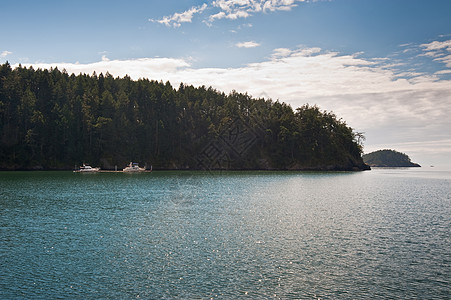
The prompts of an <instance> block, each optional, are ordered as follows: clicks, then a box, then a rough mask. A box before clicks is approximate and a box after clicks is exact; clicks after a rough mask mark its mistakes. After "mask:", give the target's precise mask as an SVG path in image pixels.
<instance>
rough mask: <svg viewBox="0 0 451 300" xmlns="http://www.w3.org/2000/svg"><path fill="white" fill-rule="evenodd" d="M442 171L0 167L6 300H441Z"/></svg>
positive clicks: (446, 181) (447, 209) (449, 269)
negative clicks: (116, 171) (90, 170)
mask: <svg viewBox="0 0 451 300" xmlns="http://www.w3.org/2000/svg"><path fill="white" fill-rule="evenodd" d="M431 172H432V171H431ZM449 174H450V173H449V172H448V173H447V172H444V173H438V174H437V173H432V174H431V173H428V172H424V171H423V172H422V171H420V170H418V171H412V170H407V171H406V172H405V171H404V170H386V169H384V170H380V169H378V170H373V171H370V172H358V173H347V172H337V173H333V172H332V173H314V172H312V173H302V172H218V173H209V172H153V173H151V174H149V173H146V174H73V173H69V172H28V173H27V172H9V173H6V172H2V173H0V197H1V200H0V209H1V219H0V225H1V226H0V229H1V231H0V240H1V246H0V265H1V268H2V272H1V273H0V285H1V290H0V291H1V292H0V297H1V298H18V297H19V298H20V297H23V298H96V299H97V298H137V297H140V298H238V297H245V298H246V297H248V298H284V299H286V298H289V299H314V298H315V299H317V298H321V299H337V298H340V299H341V298H350V299H356V298H382V299H393V298H427V299H434V298H437V299H439V298H442V299H443V298H446V297H448V296H449V294H450V292H451V290H450V286H451V285H450V279H449V278H451V254H450V251H449V245H450V244H451V237H450V233H449V230H450V225H451V188H450V182H451V179H450V177H449Z"/></svg>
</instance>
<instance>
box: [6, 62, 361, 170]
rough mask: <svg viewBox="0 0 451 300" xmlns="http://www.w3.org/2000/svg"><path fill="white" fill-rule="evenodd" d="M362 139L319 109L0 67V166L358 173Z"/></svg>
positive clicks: (157, 84) (142, 82)
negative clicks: (137, 166) (144, 166)
mask: <svg viewBox="0 0 451 300" xmlns="http://www.w3.org/2000/svg"><path fill="white" fill-rule="evenodd" d="M362 138H363V137H362V135H361V134H359V133H356V132H354V131H353V130H352V128H350V127H349V126H347V124H346V123H345V122H344V121H342V120H341V119H338V118H337V117H336V116H335V115H334V114H333V113H331V112H326V111H321V110H320V109H319V108H318V107H316V106H310V105H304V106H302V107H300V108H297V109H296V110H294V111H293V109H292V108H291V107H290V106H289V105H287V104H285V103H282V102H279V101H275V102H274V101H272V100H267V99H254V98H251V97H250V96H249V95H247V94H240V93H236V92H232V93H230V94H228V95H226V94H224V93H222V92H219V91H217V90H215V89H213V88H211V87H210V88H206V87H204V86H202V87H198V88H196V87H193V86H187V85H184V84H180V86H179V87H178V89H175V88H173V87H172V86H171V84H170V83H169V82H166V83H163V82H157V81H151V80H147V79H140V80H137V81H134V80H131V79H130V77H127V76H126V77H124V78H113V76H111V75H110V74H108V73H107V74H105V75H104V74H99V75H97V74H95V73H94V74H93V75H86V74H80V75H74V74H72V75H69V74H68V73H66V72H65V71H60V70H58V69H50V70H41V69H38V70H34V69H32V68H28V69H27V68H23V67H18V68H16V69H12V68H11V67H10V65H9V64H8V63H6V64H3V65H1V66H0V168H1V169H71V168H73V167H74V166H75V165H79V164H81V163H83V162H87V163H90V164H92V165H95V166H100V167H101V168H104V169H111V168H114V166H116V165H117V166H119V167H124V166H125V164H126V163H128V162H129V161H135V162H139V163H141V164H146V163H147V164H148V165H150V164H152V165H153V168H154V169H266V170H269V169H291V170H362V169H367V168H368V167H367V166H366V165H365V164H364V163H363V160H362V157H361V153H362V146H361V144H360V143H359V141H360V140H361V139H362Z"/></svg>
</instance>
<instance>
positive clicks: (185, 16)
mask: <svg viewBox="0 0 451 300" xmlns="http://www.w3.org/2000/svg"><path fill="white" fill-rule="evenodd" d="M305 1H307V0H216V1H213V2H212V3H211V5H210V6H209V5H208V4H207V3H204V4H203V5H201V6H194V7H191V8H190V9H189V10H187V11H185V12H182V13H174V14H173V15H171V16H165V17H163V18H162V19H149V21H151V22H155V23H160V24H164V25H166V26H168V27H171V26H172V27H174V28H177V27H180V26H181V25H182V23H187V22H188V23H190V22H191V21H192V19H193V16H194V15H195V14H200V13H203V12H204V11H205V10H207V9H210V10H214V11H215V12H214V13H212V14H210V15H209V17H208V20H203V22H204V23H205V24H207V26H211V25H212V23H213V22H214V21H216V20H221V19H229V20H237V19H241V18H248V17H250V16H252V15H253V14H254V13H260V12H264V13H268V12H274V11H289V10H291V9H292V8H293V7H296V6H297V4H296V3H298V2H305ZM218 9H219V11H218Z"/></svg>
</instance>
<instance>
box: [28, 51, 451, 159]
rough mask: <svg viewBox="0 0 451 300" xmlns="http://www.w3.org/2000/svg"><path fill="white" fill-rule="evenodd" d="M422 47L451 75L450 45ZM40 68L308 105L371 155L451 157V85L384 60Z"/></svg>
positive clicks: (138, 62) (175, 61)
mask: <svg viewBox="0 0 451 300" xmlns="http://www.w3.org/2000/svg"><path fill="white" fill-rule="evenodd" d="M420 47H421V49H423V52H422V55H429V56H431V57H432V58H433V59H438V60H439V61H440V62H441V63H442V64H443V68H442V70H441V71H443V72H449V71H450V64H449V61H448V60H447V59H448V58H449V55H447V52H449V50H448V49H449V42H443V43H441V44H438V43H435V44H434V43H430V44H425V45H421V46H420ZM438 51H441V52H440V53H438ZM33 67H34V68H50V67H58V68H59V69H63V68H64V69H66V70H67V71H68V72H69V73H76V74H78V73H88V74H91V73H92V72H93V71H96V72H97V74H99V73H101V72H102V73H106V72H109V73H111V74H113V75H114V76H120V77H123V76H125V75H129V76H130V77H131V78H133V79H138V78H149V79H154V80H162V81H170V82H171V83H172V85H173V86H174V87H177V86H178V84H179V83H180V82H183V83H185V84H192V85H194V86H202V85H205V86H212V87H214V88H216V89H218V90H220V91H224V92H226V93H227V92H230V91H232V90H236V91H238V92H247V93H249V94H250V95H252V96H253V97H255V98H258V97H266V98H267V97H271V98H272V99H280V100H281V101H283V102H286V103H288V104H290V105H291V106H292V107H293V108H296V107H299V106H301V105H303V104H305V103H310V104H318V105H319V106H320V107H321V108H322V109H327V110H329V111H333V112H334V113H336V114H337V115H338V116H339V117H342V118H343V119H345V120H346V121H347V122H348V124H349V125H350V126H352V127H353V128H355V129H356V130H358V131H363V132H365V133H366V136H367V141H366V148H365V149H366V152H369V151H372V150H377V148H376V147H380V146H382V145H391V148H395V147H396V150H398V151H403V152H406V153H409V154H412V153H413V155H420V152H418V153H417V152H415V151H420V150H421V151H422V152H421V153H426V152H427V151H425V149H424V148H425V147H427V148H428V149H429V151H430V152H434V153H438V152H440V153H442V154H443V153H444V154H446V155H448V157H451V135H450V132H449V128H451V120H450V118H449V116H450V115H451V104H450V103H451V81H450V80H443V79H442V80H440V79H439V78H438V77H436V76H434V75H430V74H423V73H420V72H416V73H414V74H413V75H412V74H410V76H409V77H402V74H399V73H398V72H397V70H396V69H395V67H394V65H393V64H391V63H390V61H388V60H385V59H365V58H362V57H361V56H360V55H359V54H353V55H342V54H340V53H337V52H330V51H324V50H321V49H320V48H297V49H287V48H278V49H275V50H274V51H273V54H272V55H271V56H270V57H268V58H267V59H266V60H265V61H262V62H258V63H252V64H248V65H245V66H243V67H240V68H194V67H192V65H191V63H190V61H189V60H188V59H183V58H142V59H133V60H108V59H107V58H106V57H103V58H102V60H101V61H99V62H95V63H90V64H71V63H54V64H33ZM420 145H423V146H421V147H420ZM428 145H429V146H428ZM430 145H437V146H430ZM438 145H440V146H438ZM411 157H412V156H411ZM414 158H415V156H413V157H412V159H414ZM416 159H417V161H418V160H419V159H418V158H416Z"/></svg>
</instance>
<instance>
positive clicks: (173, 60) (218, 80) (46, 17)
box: [0, 0, 451, 165]
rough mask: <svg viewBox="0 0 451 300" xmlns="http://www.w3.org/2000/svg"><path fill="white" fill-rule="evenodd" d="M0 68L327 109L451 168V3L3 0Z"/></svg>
mask: <svg viewBox="0 0 451 300" xmlns="http://www.w3.org/2000/svg"><path fill="white" fill-rule="evenodd" d="M0 10H1V11H2V18H0V26H1V27H0V28H2V37H1V39H0V63H3V62H5V61H9V62H10V64H11V65H13V66H16V65H18V64H19V63H20V64H22V65H25V66H29V65H33V66H34V67H36V68H37V67H40V68H50V67H55V66H57V67H59V68H65V69H66V70H67V71H68V72H70V73H71V72H75V73H76V74H78V73H80V72H83V73H92V72H93V71H94V70H95V71H96V72H97V73H100V72H104V73H105V72H106V71H109V72H110V73H111V74H113V75H114V76H124V75H125V74H128V75H130V76H131V77H132V78H134V79H138V78H142V77H146V78H150V79H155V80H163V81H166V80H169V81H171V83H172V85H173V86H175V87H178V85H179V83H180V82H185V83H188V84H193V85H195V86H199V85H206V86H213V87H215V88H217V89H218V90H221V91H224V92H226V93H228V92H230V91H231V90H237V91H239V92H248V93H249V94H250V95H252V96H254V97H262V96H263V97H265V98H272V99H274V100H276V99H280V101H284V102H286V103H289V104H290V105H291V106H292V107H293V108H296V107H298V106H300V105H302V104H304V103H310V104H318V105H319V106H320V107H321V108H322V109H324V110H328V111H333V112H335V113H336V114H337V115H338V116H339V117H342V118H343V119H344V120H346V121H347V123H348V124H349V125H350V126H351V127H353V128H355V129H356V130H357V131H361V132H365V135H366V138H367V140H366V142H365V152H370V151H373V150H377V149H381V148H392V149H396V150H398V151H402V152H405V153H407V154H409V155H410V156H411V158H412V160H414V161H416V162H418V163H420V164H423V165H429V164H434V165H440V164H441V163H446V164H448V165H451V133H450V132H451V130H450V129H451V121H449V120H448V119H451V118H450V117H449V116H450V114H451V18H450V16H451V1H448V0H434V1H420V0H409V1H407V0H405V1H401V0H399V1H393V0H372V1H370V0H330V1H321V0H318V1H301V0H216V1H201V0H196V1H194V0H165V1H153V0H149V1H135V0H128V1H111V0H110V1H84V0H82V1H80V0H79V1H31V0H28V1H20V0H0Z"/></svg>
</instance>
